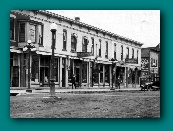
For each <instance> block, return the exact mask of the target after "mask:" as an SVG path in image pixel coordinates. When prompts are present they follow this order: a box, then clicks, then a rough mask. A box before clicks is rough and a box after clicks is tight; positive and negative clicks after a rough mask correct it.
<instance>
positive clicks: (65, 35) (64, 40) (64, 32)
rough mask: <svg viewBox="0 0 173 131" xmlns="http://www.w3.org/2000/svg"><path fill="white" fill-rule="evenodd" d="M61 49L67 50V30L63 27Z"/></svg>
mask: <svg viewBox="0 0 173 131" xmlns="http://www.w3.org/2000/svg"><path fill="white" fill-rule="evenodd" d="M62 50H63V51H67V30H66V29H63V47H62Z"/></svg>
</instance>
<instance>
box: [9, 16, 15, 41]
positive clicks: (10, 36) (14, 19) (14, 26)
mask: <svg viewBox="0 0 173 131" xmlns="http://www.w3.org/2000/svg"><path fill="white" fill-rule="evenodd" d="M11 19H13V31H12V32H13V33H12V34H13V39H11ZM10 40H13V41H15V18H14V17H10Z"/></svg>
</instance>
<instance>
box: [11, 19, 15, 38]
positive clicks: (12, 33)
mask: <svg viewBox="0 0 173 131" xmlns="http://www.w3.org/2000/svg"><path fill="white" fill-rule="evenodd" d="M10 39H11V40H14V18H10Z"/></svg>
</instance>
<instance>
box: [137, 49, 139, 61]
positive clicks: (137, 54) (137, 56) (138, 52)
mask: <svg viewBox="0 0 173 131" xmlns="http://www.w3.org/2000/svg"><path fill="white" fill-rule="evenodd" d="M138 55H139V50H137V63H138Z"/></svg>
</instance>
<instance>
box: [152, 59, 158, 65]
mask: <svg viewBox="0 0 173 131" xmlns="http://www.w3.org/2000/svg"><path fill="white" fill-rule="evenodd" d="M151 67H157V60H156V59H154V58H151Z"/></svg>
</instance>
